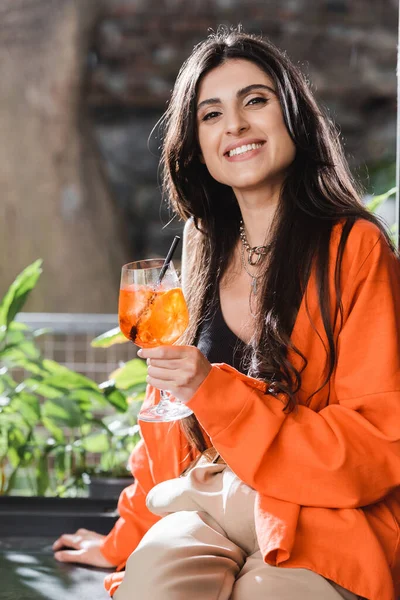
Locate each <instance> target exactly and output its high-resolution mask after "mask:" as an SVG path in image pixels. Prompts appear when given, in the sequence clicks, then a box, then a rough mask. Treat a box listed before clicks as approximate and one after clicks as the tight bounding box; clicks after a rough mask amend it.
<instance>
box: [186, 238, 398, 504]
mask: <svg viewBox="0 0 400 600" xmlns="http://www.w3.org/2000/svg"><path fill="white" fill-rule="evenodd" d="M348 275H349V276H348V281H349V282H350V284H349V286H347V287H348V288H349V290H347V293H346V294H344V302H345V315H346V317H345V322H344V325H343V328H342V331H341V333H340V336H339V344H338V360H337V367H336V371H335V373H334V375H333V377H332V380H331V383H332V385H333V387H334V389H333V390H332V392H333V395H335V396H336V398H337V401H338V403H335V404H330V405H328V406H327V407H326V408H324V409H323V410H321V411H320V412H315V411H314V410H312V409H310V408H308V407H306V406H303V405H300V406H298V408H297V410H296V411H295V412H293V413H290V414H286V413H284V412H282V408H283V403H282V402H281V399H278V398H274V397H272V396H271V395H265V394H264V393H263V391H262V390H260V389H259V385H258V383H259V382H255V381H252V380H250V379H249V378H246V377H245V376H240V375H239V374H238V373H237V372H236V371H234V370H233V369H231V368H229V367H227V366H224V365H220V366H218V365H215V366H213V368H212V370H211V371H210V373H209V374H208V376H207V377H206V378H205V379H204V381H203V383H202V384H201V385H200V387H199V388H198V390H197V392H196V393H195V394H194V396H193V397H192V398H191V399H190V400H189V402H188V405H189V406H190V407H191V408H192V410H193V411H194V412H195V414H196V416H197V418H198V419H199V421H200V423H201V424H202V426H203V427H204V429H205V430H206V431H207V432H208V434H209V435H210V437H211V440H212V443H213V445H214V446H215V448H216V449H217V450H218V451H219V452H220V453H221V455H222V456H223V457H224V458H225V460H226V461H227V463H228V464H229V465H230V466H231V468H232V469H233V471H234V472H235V473H236V474H237V475H238V476H239V477H240V478H241V479H242V480H243V481H245V482H246V483H247V484H248V485H250V486H251V487H253V488H255V489H256V490H258V491H260V492H261V493H263V494H266V495H268V496H272V497H275V498H279V499H281V500H286V501H289V502H294V503H296V504H300V505H304V506H321V507H330V508H353V507H362V506H365V505H368V504H371V503H374V502H377V501H379V500H380V499H382V498H383V497H384V496H385V495H386V494H388V493H389V492H390V491H391V490H393V489H394V488H395V487H397V486H398V485H400V268H399V263H398V261H397V259H396V258H395V257H394V256H393V254H392V253H391V251H390V250H389V248H388V246H387V244H386V242H385V241H384V240H382V239H379V240H378V241H377V242H376V243H375V244H374V245H373V246H372V248H371V249H370V251H369V253H368V255H367V256H366V257H364V259H363V260H362V261H358V264H357V262H355V263H354V270H353V272H350V273H349V274H348ZM253 383H254V385H253Z"/></svg>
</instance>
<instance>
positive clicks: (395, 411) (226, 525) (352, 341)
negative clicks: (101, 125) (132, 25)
mask: <svg viewBox="0 0 400 600" xmlns="http://www.w3.org/2000/svg"><path fill="white" fill-rule="evenodd" d="M164 125H165V135H164V144H163V156H162V162H163V168H164V188H165V192H166V194H167V195H168V197H169V199H170V201H171V203H172V205H173V207H174V209H175V211H176V213H177V214H178V215H179V216H181V217H182V218H183V219H185V220H186V221H187V223H186V226H185V236H184V261H183V279H184V281H183V285H184V289H185V294H186V297H187V300H188V303H189V306H190V312H191V325H190V327H189V329H188V331H187V333H186V336H185V339H184V340H183V343H182V345H180V346H173V347H172V346H171V347H165V348H154V349H147V350H142V351H140V355H141V356H142V357H143V358H146V359H147V362H148V365H149V368H148V382H149V388H148V394H147V397H146V401H145V403H146V405H147V404H151V403H154V402H157V401H158V390H159V389H168V390H170V391H171V393H172V394H173V395H174V396H175V397H176V398H179V399H180V400H182V401H183V402H185V403H187V404H188V406H190V408H192V410H193V412H194V416H192V417H189V418H188V419H187V420H185V422H182V423H181V424H179V423H174V424H173V425H172V426H171V424H169V423H167V424H152V423H142V424H141V428H142V437H143V442H142V444H140V446H138V448H137V450H136V452H135V454H134V456H133V457H132V469H133V472H134V475H135V478H136V483H135V486H132V487H131V488H128V489H127V490H126V491H125V492H124V493H123V495H122V496H121V499H120V503H119V508H120V514H121V519H120V520H119V522H118V523H117V525H116V527H115V528H114V530H113V531H112V532H111V533H110V535H109V536H108V537H107V538H105V539H103V538H94V534H92V533H91V532H84V531H83V532H81V534H78V536H77V537H76V538H75V539H74V540H73V542H74V544H75V546H74V547H75V548H77V549H78V553H80V557H81V560H82V557H83V560H86V561H87V562H89V563H91V564H98V563H96V561H100V563H101V564H102V565H103V566H106V565H109V566H110V565H119V566H120V568H122V567H123V566H124V564H125V561H126V560H127V558H128V556H129V554H130V553H131V552H132V551H133V550H135V551H134V552H133V553H132V554H131V556H130V558H129V560H128V562H127V570H126V574H125V579H124V581H123V583H122V585H121V586H120V588H119V589H117V587H118V585H119V583H120V580H121V575H120V574H113V575H112V576H110V577H109V578H108V580H107V588H108V589H109V591H110V593H111V595H114V598H115V600H128V598H134V597H138V598H141V600H144V599H147V598H150V597H153V596H154V597H160V598H162V599H163V600H169V599H171V600H173V599H174V600H180V599H181V598H182V599H183V598H196V600H197V599H203V598H204V599H210V600H211V599H214V598H215V599H216V598H218V599H222V598H223V599H225V598H226V599H228V598H231V599H232V600H242V599H246V600H247V599H248V598H252V599H258V598H260V599H261V598H262V599H263V600H264V599H269V598H270V599H274V600H275V599H282V600H283V599H292V598H293V599H296V600H299V599H300V600H301V599H306V598H307V600H313V599H317V598H318V599H319V600H322V599H323V600H335V599H336V600H340V598H345V599H347V600H350V599H351V600H355V599H356V598H358V597H361V598H368V599H369V600H394V599H395V597H396V594H398V593H400V589H399V571H400V558H399V537H400V534H399V521H400V502H399V501H400V493H399V484H400V353H399V348H400V311H399V307H400V269H399V263H398V260H397V257H396V256H395V252H394V249H393V247H392V245H391V243H390V240H389V239H388V237H387V235H386V233H385V230H384V228H383V227H382V226H381V225H380V223H379V222H378V220H377V219H376V218H375V217H373V216H372V215H371V214H370V213H369V212H367V211H366V210H365V209H364V208H363V206H362V204H361V202H360V200H359V197H358V195H357V192H356V190H355V187H354V185H353V183H352V181H351V177H350V175H349V172H348V169H347V165H346V162H345V159H344V158H343V155H342V151H341V149H340V145H339V142H338V138H337V135H336V134H335V132H334V131H333V129H331V127H330V125H329V123H328V122H327V120H326V119H325V118H324V117H323V116H322V114H321V112H320V110H319V109H318V107H317V105H316V103H315V101H314V99H313V97H312V95H311V93H310V91H309V89H308V87H307V85H306V83H305V81H304V79H303V77H302V76H301V74H300V73H299V72H298V71H297V69H296V68H295V67H294V66H293V65H292V64H291V63H290V61H289V60H288V59H287V58H286V57H285V56H284V55H283V54H282V53H281V52H279V51H278V50H277V49H276V48H275V47H274V46H273V45H271V44H270V43H269V42H267V41H266V40H262V39H260V38H258V37H253V36H249V35H245V34H243V33H241V32H238V31H227V30H220V31H218V32H217V34H215V35H212V36H210V37H209V38H208V39H206V40H205V41H204V42H202V43H201V44H199V45H198V46H197V47H196V48H195V49H194V51H193V53H192V55H191V56H190V57H189V59H188V60H187V61H186V63H185V64H184V65H183V67H182V69H181V72H180V74H179V76H178V78H177V81H176V84H175V88H174V91H173V95H172V99H171V103H170V105H169V108H168V110H167V113H166V116H165V120H164ZM235 367H236V368H235ZM183 430H184V434H183V433H182V431H183ZM207 449H208V450H207ZM204 451H206V452H204ZM201 452H204V454H203V455H202V456H201V458H200V460H198V461H197V462H194V463H192V464H191V465H190V463H191V461H192V460H193V459H196V457H198V456H199V454H200V453H201ZM188 465H189V469H188V470H186V472H185V473H184V474H183V476H181V477H179V475H180V473H181V472H182V470H183V469H186V468H187V467H188ZM146 503H147V504H146ZM161 517H164V518H161ZM62 541H64V542H68V541H69V540H68V539H66V538H64V539H62V538H61V540H59V541H58V542H57V543H56V548H57V547H58V546H59V545H60V544H61V543H62ZM85 544H86V545H87V546H89V549H87V548H85ZM71 555H72V554H70V555H65V554H62V553H61V554H60V555H59V556H58V558H59V559H60V560H68V559H70V558H71Z"/></svg>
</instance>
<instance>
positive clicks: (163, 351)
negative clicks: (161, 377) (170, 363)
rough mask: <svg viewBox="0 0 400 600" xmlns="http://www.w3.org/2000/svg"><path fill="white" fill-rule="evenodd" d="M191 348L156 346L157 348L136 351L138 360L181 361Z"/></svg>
mask: <svg viewBox="0 0 400 600" xmlns="http://www.w3.org/2000/svg"><path fill="white" fill-rule="evenodd" d="M191 348H192V347H191V346H158V347H157V348H141V349H140V350H139V351H138V356H140V358H151V359H153V358H160V359H162V360H166V359H171V360H173V359H182V358H183V357H184V356H185V355H186V354H187V353H188V351H189V352H190V349H191Z"/></svg>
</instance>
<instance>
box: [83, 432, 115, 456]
mask: <svg viewBox="0 0 400 600" xmlns="http://www.w3.org/2000/svg"><path fill="white" fill-rule="evenodd" d="M81 442H82V446H83V447H84V449H85V450H87V452H97V453H100V452H106V451H107V450H109V448H110V443H109V438H108V436H107V434H106V433H104V432H102V433H100V432H99V433H93V434H91V435H88V436H87V437H84V438H82V440H81Z"/></svg>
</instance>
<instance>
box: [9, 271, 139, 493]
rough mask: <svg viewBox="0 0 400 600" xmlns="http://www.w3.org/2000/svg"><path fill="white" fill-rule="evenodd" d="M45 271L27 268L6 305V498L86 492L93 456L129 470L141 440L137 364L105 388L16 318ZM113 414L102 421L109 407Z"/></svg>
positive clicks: (120, 371) (103, 464)
mask: <svg viewBox="0 0 400 600" xmlns="http://www.w3.org/2000/svg"><path fill="white" fill-rule="evenodd" d="M41 272H42V268H41V261H40V260H38V261H35V262H34V263H32V264H31V265H29V266H28V267H27V268H26V269H25V270H24V271H22V273H20V275H18V277H17V278H16V279H15V281H14V282H13V283H12V285H11V286H10V288H9V290H8V291H7V293H6V294H5V296H4V298H3V299H2V301H1V303H0V495H1V494H10V493H12V492H15V490H16V489H17V488H18V487H20V486H21V481H22V480H23V481H24V487H25V489H24V490H23V492H24V493H28V494H31V495H70V494H76V493H79V492H80V490H83V488H84V482H85V479H84V473H86V472H88V471H89V470H90V469H89V465H88V456H89V455H93V454H97V455H98V456H99V457H100V462H99V464H100V469H102V470H108V472H112V473H113V472H114V473H115V472H116V471H124V470H125V471H126V463H127V458H128V456H129V453H130V451H131V449H132V448H133V446H134V445H135V444H136V443H137V441H138V439H139V435H138V426H137V420H136V417H137V412H138V410H139V404H138V403H137V402H133V401H132V400H136V401H139V402H140V401H141V400H142V399H143V397H144V391H145V387H146V381H145V377H146V367H145V364H144V361H141V360H139V359H134V360H132V361H129V362H128V363H126V364H125V365H124V366H123V367H122V368H120V369H118V370H117V371H116V372H115V373H114V374H113V378H110V380H109V381H107V382H105V383H104V384H101V385H97V384H96V383H95V382H94V381H92V380H91V379H89V378H88V377H85V376H83V375H81V374H79V373H76V372H74V371H72V370H70V369H67V368H66V367H64V366H62V365H60V364H58V363H57V362H55V361H52V360H48V359H45V358H44V357H43V356H42V355H41V352H40V350H39V348H38V345H37V338H38V337H39V336H40V335H43V334H44V333H46V332H45V331H44V330H41V331H34V330H32V329H31V328H29V327H28V326H27V325H24V324H22V323H20V322H17V321H16V320H15V318H16V316H17V314H18V312H19V311H20V310H21V309H22V307H23V305H24V303H25V301H26V299H27V297H28V296H29V293H30V292H31V291H32V290H33V289H34V288H35V286H36V284H37V282H38V280H39V277H40V274H41ZM110 407H111V408H112V410H113V413H112V414H110V415H108V416H105V417H104V416H99V415H101V413H104V411H105V409H108V410H109V409H110Z"/></svg>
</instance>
